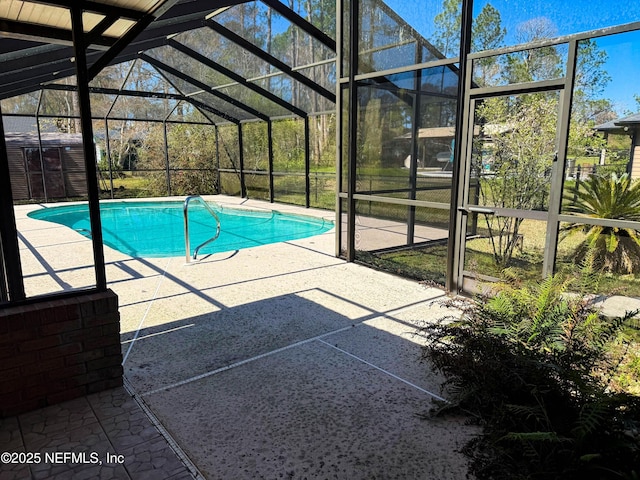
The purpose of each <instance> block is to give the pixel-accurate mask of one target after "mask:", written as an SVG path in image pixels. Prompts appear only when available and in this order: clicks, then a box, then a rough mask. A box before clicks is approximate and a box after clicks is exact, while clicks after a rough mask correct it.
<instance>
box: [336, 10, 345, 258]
mask: <svg viewBox="0 0 640 480" xmlns="http://www.w3.org/2000/svg"><path fill="white" fill-rule="evenodd" d="M336 7H337V8H336V60H335V61H336V190H335V203H336V206H335V225H336V236H335V239H334V253H335V256H336V257H340V254H341V253H342V252H341V250H342V235H343V232H344V226H343V224H342V215H343V209H342V197H341V196H340V194H341V193H342V169H343V165H344V162H343V156H344V149H343V148H342V145H343V142H344V138H343V137H344V136H343V133H344V130H343V128H342V125H343V121H344V118H343V115H342V112H343V98H342V77H343V75H344V68H343V67H344V60H343V58H342V56H343V54H344V48H343V47H344V45H343V43H344V30H343V28H342V27H343V22H344V17H343V12H344V0H336Z"/></svg>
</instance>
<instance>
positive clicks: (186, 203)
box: [182, 195, 220, 263]
mask: <svg viewBox="0 0 640 480" xmlns="http://www.w3.org/2000/svg"><path fill="white" fill-rule="evenodd" d="M192 200H199V201H200V203H202V205H204V207H205V209H206V210H207V211H208V212H209V213H210V214H211V216H213V218H215V220H216V234H215V235H214V236H213V237H211V238H210V239H208V240H205V241H204V242H202V243H201V244H200V245H198V246H197V247H196V248H195V250H194V251H193V260H197V257H198V251H199V250H200V249H201V248H202V247H204V246H205V245H208V244H209V243H211V242H213V241H214V240H215V239H216V238H218V236H219V235H220V218H219V217H218V214H217V213H216V212H215V210H214V209H213V208H211V206H210V205H209V204H208V203H207V202H206V201H205V200H204V199H203V198H202V197H201V196H200V195H189V196H188V197H187V198H185V199H184V205H183V207H182V212H183V214H184V248H185V251H186V257H187V263H190V262H191V260H192V258H191V242H190V241H189V203H191V201H192Z"/></svg>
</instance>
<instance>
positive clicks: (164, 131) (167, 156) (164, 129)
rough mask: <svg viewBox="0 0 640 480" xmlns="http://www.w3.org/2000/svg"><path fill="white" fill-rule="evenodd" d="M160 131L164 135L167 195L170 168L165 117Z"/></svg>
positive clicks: (169, 185) (169, 193) (169, 186)
mask: <svg viewBox="0 0 640 480" xmlns="http://www.w3.org/2000/svg"><path fill="white" fill-rule="evenodd" d="M162 132H163V135H164V167H165V171H166V174H167V195H168V196H171V170H170V166H169V141H168V140H167V119H166V118H165V119H164V120H163V121H162Z"/></svg>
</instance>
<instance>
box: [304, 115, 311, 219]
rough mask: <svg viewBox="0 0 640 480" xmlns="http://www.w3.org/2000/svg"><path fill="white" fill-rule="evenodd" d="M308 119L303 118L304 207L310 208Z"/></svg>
mask: <svg viewBox="0 0 640 480" xmlns="http://www.w3.org/2000/svg"><path fill="white" fill-rule="evenodd" d="M309 130H310V129H309V117H304V206H305V207H307V208H309V207H310V206H311V199H310V195H311V183H310V180H309V175H310V172H311V148H310V145H309V143H310V142H309Z"/></svg>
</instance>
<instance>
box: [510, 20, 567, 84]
mask: <svg viewBox="0 0 640 480" xmlns="http://www.w3.org/2000/svg"><path fill="white" fill-rule="evenodd" d="M556 32H557V29H556V27H555V25H554V24H553V23H552V22H551V20H549V19H548V18H546V17H538V18H533V19H531V20H528V21H526V22H523V23H522V24H520V25H518V28H517V32H516V37H517V39H518V43H522V44H526V43H533V42H536V41H540V40H545V39H549V38H552V37H554V36H555V35H556ZM503 63H504V64H503V70H502V76H503V80H505V81H506V83H523V82H534V81H538V80H549V79H554V78H560V77H561V76H563V75H562V72H563V65H562V59H561V57H560V54H559V52H558V50H557V48H556V47H555V46H548V47H539V48H532V49H529V50H521V51H519V52H515V53H511V54H509V55H506V56H505V57H504V60H503Z"/></svg>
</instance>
